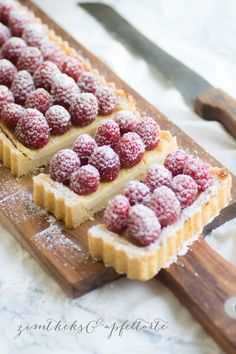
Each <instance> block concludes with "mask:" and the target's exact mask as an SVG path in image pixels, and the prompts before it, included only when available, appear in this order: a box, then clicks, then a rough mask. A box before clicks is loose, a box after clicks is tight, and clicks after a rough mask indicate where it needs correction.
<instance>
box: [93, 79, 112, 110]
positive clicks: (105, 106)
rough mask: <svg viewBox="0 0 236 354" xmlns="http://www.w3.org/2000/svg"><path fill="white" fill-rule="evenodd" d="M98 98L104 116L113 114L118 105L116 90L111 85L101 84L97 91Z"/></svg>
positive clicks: (99, 107) (99, 108)
mask: <svg viewBox="0 0 236 354" xmlns="http://www.w3.org/2000/svg"><path fill="white" fill-rule="evenodd" d="M94 94H95V96H96V97H97V100H98V111H99V114H101V115H102V116H106V115H108V114H111V113H112V112H113V111H114V109H115V107H116V95H115V92H114V90H113V89H112V88H111V87H109V86H107V87H106V86H103V87H102V86H99V87H97V89H96V91H95V93H94Z"/></svg>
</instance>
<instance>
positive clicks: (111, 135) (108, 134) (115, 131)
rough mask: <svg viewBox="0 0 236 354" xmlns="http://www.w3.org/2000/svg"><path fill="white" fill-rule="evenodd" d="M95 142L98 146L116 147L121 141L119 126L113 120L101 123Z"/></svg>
mask: <svg viewBox="0 0 236 354" xmlns="http://www.w3.org/2000/svg"><path fill="white" fill-rule="evenodd" d="M95 140H96V143H97V144H98V146H102V145H110V146H111V147H115V146H116V144H117V143H118V141H119V140H120V128H119V125H118V124H117V123H116V122H114V121H113V120H107V121H105V122H103V123H101V124H100V125H99V127H98V129H97V132H96V135H95Z"/></svg>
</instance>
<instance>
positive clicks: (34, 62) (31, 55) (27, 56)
mask: <svg viewBox="0 0 236 354" xmlns="http://www.w3.org/2000/svg"><path fill="white" fill-rule="evenodd" d="M42 62H43V56H42V54H41V52H40V50H39V49H38V48H35V47H27V48H23V49H22V50H21V53H20V56H19V58H18V60H17V67H18V69H19V70H27V71H28V72H29V73H30V74H32V75H33V73H34V72H35V70H36V69H37V68H38V66H39V65H40V64H42Z"/></svg>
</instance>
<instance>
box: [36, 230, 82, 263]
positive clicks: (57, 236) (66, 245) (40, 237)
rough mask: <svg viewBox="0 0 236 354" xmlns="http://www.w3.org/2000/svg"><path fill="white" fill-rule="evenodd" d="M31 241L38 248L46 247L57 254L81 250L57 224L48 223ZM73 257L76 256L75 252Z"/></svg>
mask: <svg viewBox="0 0 236 354" xmlns="http://www.w3.org/2000/svg"><path fill="white" fill-rule="evenodd" d="M33 241H35V243H36V246H38V247H39V248H43V249H46V250H48V251H50V252H52V253H53V254H55V255H57V256H59V255H62V256H63V255H66V253H67V252H68V251H72V250H73V251H75V252H80V251H81V248H80V247H79V245H78V244H77V243H75V242H73V241H72V240H71V239H70V238H69V237H66V236H65V235H64V234H63V232H62V228H61V227H60V226H59V225H57V224H53V225H50V226H49V227H48V228H47V229H45V230H43V231H41V232H38V233H37V234H36V235H35V236H34V237H33ZM74 257H76V253H75V254H74Z"/></svg>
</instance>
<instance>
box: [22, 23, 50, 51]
mask: <svg viewBox="0 0 236 354" xmlns="http://www.w3.org/2000/svg"><path fill="white" fill-rule="evenodd" d="M22 39H24V41H25V42H26V43H27V44H28V46H30V47H37V48H40V47H41V45H42V43H43V41H44V40H45V34H44V32H43V29H42V26H40V25H39V24H38V23H29V24H28V25H27V26H26V27H25V29H24V31H23V34H22Z"/></svg>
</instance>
